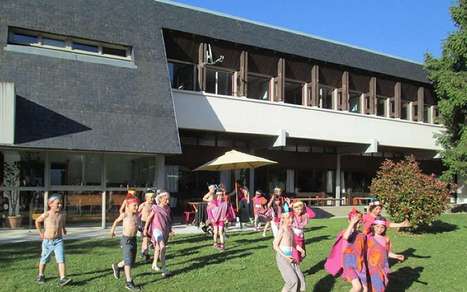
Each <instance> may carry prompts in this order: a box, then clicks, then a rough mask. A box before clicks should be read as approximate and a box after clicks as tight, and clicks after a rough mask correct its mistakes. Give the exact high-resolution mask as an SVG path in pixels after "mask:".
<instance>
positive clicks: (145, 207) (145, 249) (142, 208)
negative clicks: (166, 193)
mask: <svg viewBox="0 0 467 292" xmlns="http://www.w3.org/2000/svg"><path fill="white" fill-rule="evenodd" d="M154 195H155V193H154V192H153V191H148V192H146V194H145V195H144V197H145V199H146V201H145V202H144V203H142V204H141V205H139V208H138V213H139V214H140V216H141V217H140V218H141V222H140V226H139V230H140V232H141V233H143V232H144V227H145V226H146V222H147V221H148V217H149V213H151V208H152V204H153V203H154ZM142 237H143V242H142V243H141V257H143V258H144V259H145V262H146V263H147V262H149V258H150V257H149V245H148V242H149V238H148V237H147V236H144V234H143V236H142Z"/></svg>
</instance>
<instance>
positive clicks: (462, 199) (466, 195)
mask: <svg viewBox="0 0 467 292" xmlns="http://www.w3.org/2000/svg"><path fill="white" fill-rule="evenodd" d="M466 182H467V178H465V177H459V179H458V181H457V185H458V186H459V187H458V188H457V202H456V203H457V204H467V187H466V186H465V184H466Z"/></svg>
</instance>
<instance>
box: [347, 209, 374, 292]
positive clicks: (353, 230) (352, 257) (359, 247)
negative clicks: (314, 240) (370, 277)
mask: <svg viewBox="0 0 467 292" xmlns="http://www.w3.org/2000/svg"><path fill="white" fill-rule="evenodd" d="M348 219H349V225H348V227H347V229H346V230H345V231H344V232H343V233H342V239H343V250H342V252H343V256H342V257H343V261H342V268H343V271H342V278H343V279H344V280H346V281H348V282H351V283H352V289H350V291H351V292H360V291H364V292H366V291H368V286H367V278H366V265H365V239H366V238H365V235H363V233H361V232H360V230H359V228H360V222H361V219H362V213H360V212H359V211H357V210H356V209H352V211H350V213H349V214H348Z"/></svg>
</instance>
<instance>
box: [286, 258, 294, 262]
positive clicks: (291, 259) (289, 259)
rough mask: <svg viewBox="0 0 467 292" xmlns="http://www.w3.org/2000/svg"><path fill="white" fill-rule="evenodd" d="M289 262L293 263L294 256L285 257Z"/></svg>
mask: <svg viewBox="0 0 467 292" xmlns="http://www.w3.org/2000/svg"><path fill="white" fill-rule="evenodd" d="M285 258H286V259H287V260H288V261H289V262H291V263H293V262H294V258H293V257H285Z"/></svg>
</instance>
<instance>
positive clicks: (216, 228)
mask: <svg viewBox="0 0 467 292" xmlns="http://www.w3.org/2000/svg"><path fill="white" fill-rule="evenodd" d="M213 227H214V230H213V236H212V238H213V240H214V244H217V234H218V233H219V227H218V226H216V224H213Z"/></svg>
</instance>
